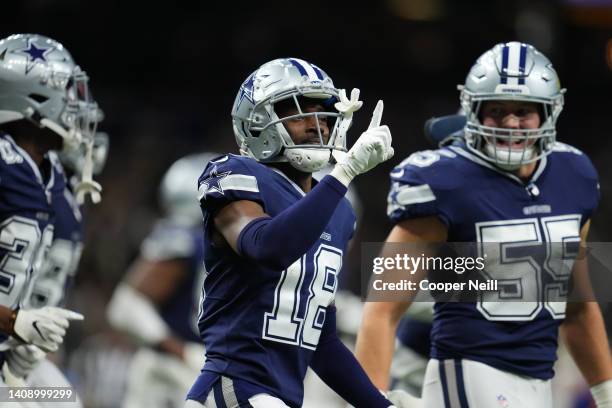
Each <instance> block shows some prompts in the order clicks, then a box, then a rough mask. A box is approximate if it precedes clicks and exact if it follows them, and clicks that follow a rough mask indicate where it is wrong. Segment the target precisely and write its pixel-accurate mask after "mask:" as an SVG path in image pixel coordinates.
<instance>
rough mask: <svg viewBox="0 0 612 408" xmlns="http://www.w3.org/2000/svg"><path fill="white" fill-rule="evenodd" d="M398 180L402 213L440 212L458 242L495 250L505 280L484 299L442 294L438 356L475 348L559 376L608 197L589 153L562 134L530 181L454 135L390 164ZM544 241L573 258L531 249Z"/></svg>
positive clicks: (395, 193) (393, 196) (494, 272)
mask: <svg viewBox="0 0 612 408" xmlns="http://www.w3.org/2000/svg"><path fill="white" fill-rule="evenodd" d="M391 182H392V186H391V190H390V193H389V197H388V215H389V217H390V219H391V220H392V221H393V222H394V223H398V222H401V221H403V220H407V219H411V218H419V217H427V216H436V217H438V218H439V219H440V221H441V222H442V223H444V224H445V225H446V227H447V229H448V241H449V242H474V243H476V244H477V245H476V249H477V250H479V251H486V252H487V255H489V257H488V258H486V259H487V260H486V261H485V272H484V273H485V274H486V276H485V278H488V279H496V280H497V281H498V288H499V291H497V292H493V293H486V294H485V295H483V297H480V298H479V300H478V301H477V302H471V303H468V302H465V303H460V302H447V303H442V302H439V303H436V306H435V313H434V322H433V329H432V332H431V338H432V349H431V356H432V358H435V359H439V360H445V359H460V358H466V359H471V360H475V361H479V362H482V363H485V364H488V365H490V366H492V367H495V368H498V369H500V370H504V371H509V372H512V373H515V374H518V375H524V376H528V377H532V378H539V379H549V378H551V377H552V376H553V364H554V361H555V360H556V349H557V335H558V328H559V325H560V323H561V322H562V319H563V318H564V317H565V299H566V294H567V285H568V281H569V274H570V271H571V264H572V263H573V258H575V256H576V255H577V248H578V243H579V241H580V230H581V228H582V226H583V225H584V224H585V223H586V222H587V221H588V220H589V218H590V217H591V215H592V213H593V211H594V210H595V208H596V207H597V203H598V200H599V189H598V182H597V173H596V171H595V169H594V168H593V165H592V164H591V162H590V160H589V159H588V158H587V157H586V155H584V154H583V153H582V152H580V151H579V150H577V149H575V148H573V147H571V146H568V145H565V144H562V143H556V145H555V147H554V149H553V151H552V153H550V154H549V155H548V156H545V157H543V158H542V159H540V160H539V162H538V163H537V167H536V169H535V171H534V173H533V174H532V176H531V179H530V180H528V181H523V180H521V179H519V178H518V177H516V176H514V175H513V174H511V173H508V172H504V171H502V170H499V169H497V168H496V167H494V166H492V165H491V164H489V163H487V162H485V161H484V160H482V159H480V158H479V157H477V156H475V155H474V154H472V153H470V152H469V151H467V150H466V149H464V148H463V146H462V145H454V146H449V147H446V148H443V149H440V150H435V151H424V152H418V153H415V154H413V155H411V156H410V157H409V158H407V159H406V160H404V161H403V162H402V163H401V164H400V165H399V166H397V167H396V168H395V169H394V170H393V171H392V172H391ZM483 243H487V244H483ZM549 243H554V244H549ZM538 245H540V246H545V247H546V248H549V249H548V252H547V253H548V254H551V253H553V255H552V256H555V255H556V259H557V260H559V259H561V255H560V254H557V253H556V252H558V251H564V252H563V257H564V258H563V259H564V260H565V265H566V267H565V268H556V267H554V266H553V265H552V262H551V259H552V258H550V257H549V258H546V259H541V257H538V256H536V255H533V256H532V255H530V252H529V251H530V250H533V248H534V247H537V246H538ZM483 248H486V249H483ZM536 252H537V251H536ZM540 252H544V251H540ZM481 255H482V253H481ZM549 256H551V255H549ZM450 273H452V272H450ZM505 295H509V296H511V297H512V298H513V301H507V300H506V301H504V296H505ZM517 296H518V297H517ZM521 299H523V300H524V301H517V300H521Z"/></svg>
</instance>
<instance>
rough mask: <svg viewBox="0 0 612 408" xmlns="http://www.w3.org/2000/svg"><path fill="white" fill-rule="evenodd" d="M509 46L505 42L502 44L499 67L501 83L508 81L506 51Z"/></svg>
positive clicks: (507, 51)
mask: <svg viewBox="0 0 612 408" xmlns="http://www.w3.org/2000/svg"><path fill="white" fill-rule="evenodd" d="M509 50H510V47H508V45H507V44H504V46H503V48H502V67H501V83H502V84H507V83H508V53H509Z"/></svg>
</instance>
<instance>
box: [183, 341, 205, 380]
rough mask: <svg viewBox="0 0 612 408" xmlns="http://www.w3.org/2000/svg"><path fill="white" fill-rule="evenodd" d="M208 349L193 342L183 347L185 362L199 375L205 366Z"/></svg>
mask: <svg viewBox="0 0 612 408" xmlns="http://www.w3.org/2000/svg"><path fill="white" fill-rule="evenodd" d="M205 352H206V349H205V348H204V345H203V344H200V343H196V342H193V341H190V342H187V343H185V345H184V346H183V360H184V361H185V363H186V364H187V366H189V368H192V369H193V370H194V371H195V372H197V373H199V372H200V370H201V369H202V367H203V366H204V353H205Z"/></svg>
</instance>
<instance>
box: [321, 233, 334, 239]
mask: <svg viewBox="0 0 612 408" xmlns="http://www.w3.org/2000/svg"><path fill="white" fill-rule="evenodd" d="M321 239H322V240H325V241H331V239H332V236H331V234H330V233H328V232H324V233H322V234H321Z"/></svg>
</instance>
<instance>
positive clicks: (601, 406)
mask: <svg viewBox="0 0 612 408" xmlns="http://www.w3.org/2000/svg"><path fill="white" fill-rule="evenodd" d="M591 395H592V396H593V399H594V400H595V405H596V406H597V408H612V380H606V381H604V382H601V383H599V384H597V385H594V386H592V387H591Z"/></svg>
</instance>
